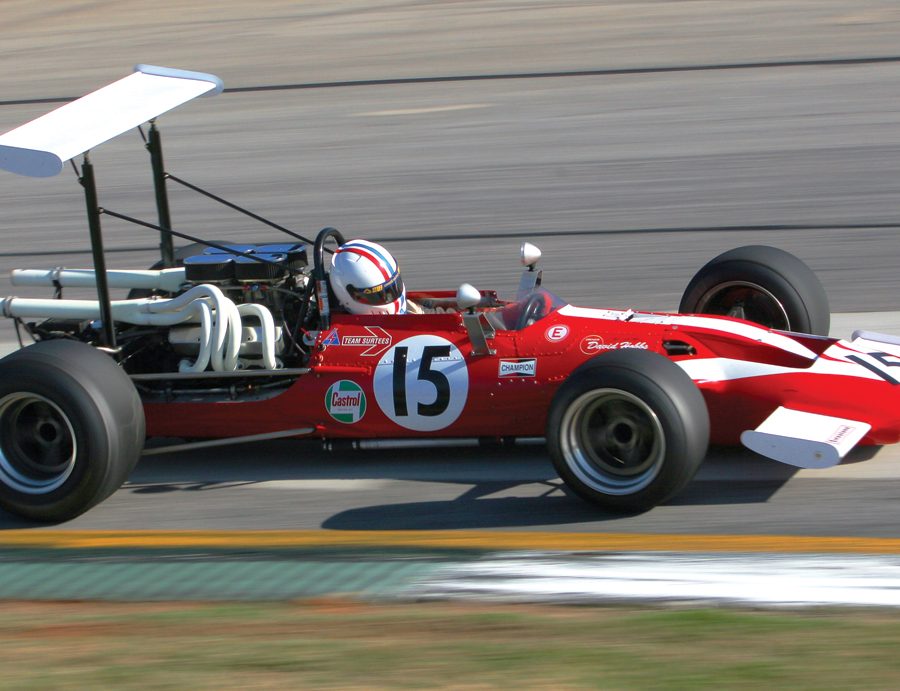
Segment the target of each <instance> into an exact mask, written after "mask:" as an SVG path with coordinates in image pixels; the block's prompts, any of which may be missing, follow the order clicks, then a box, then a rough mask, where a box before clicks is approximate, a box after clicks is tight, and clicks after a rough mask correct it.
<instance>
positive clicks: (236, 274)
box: [0, 243, 312, 373]
mask: <svg viewBox="0 0 900 691" xmlns="http://www.w3.org/2000/svg"><path fill="white" fill-rule="evenodd" d="M11 280H12V282H13V284H15V285H46V286H55V287H56V288H57V292H58V293H61V291H62V289H63V288H64V287H69V286H90V285H96V279H95V274H94V272H93V271H89V270H80V269H53V270H50V271H47V270H16V271H14V272H13V275H12V279H11ZM107 282H108V283H109V285H110V288H124V289H128V291H129V292H128V297H127V299H124V300H113V301H112V303H111V306H110V307H111V310H112V316H113V320H114V321H115V324H116V340H117V345H118V346H119V348H120V349H121V352H120V358H119V359H120V361H121V363H122V365H123V366H124V367H125V369H126V370H127V371H129V372H130V373H144V372H156V373H161V372H180V373H200V372H208V371H211V372H237V371H242V370H252V369H265V370H278V369H282V368H285V367H296V366H302V365H303V364H305V360H306V355H307V352H306V348H305V346H304V345H303V342H302V335H303V326H304V323H305V322H306V321H307V319H308V318H309V315H310V312H311V308H310V302H311V301H312V296H311V291H310V290H309V288H311V282H310V267H309V262H308V257H307V249H306V245H303V244H292V243H281V244H259V245H251V244H246V245H225V246H218V247H206V248H203V249H202V250H200V251H198V252H197V253H193V254H190V255H189V256H186V257H185V258H184V260H183V267H177V268H171V269H158V270H147V271H125V270H110V271H107ZM60 297H61V295H58V296H57V299H52V300H47V299H44V300H36V299H29V298H6V299H4V300H2V301H0V307H2V310H3V312H4V313H5V314H6V316H11V317H15V318H17V321H18V322H19V323H21V324H24V325H25V327H26V328H27V329H28V330H29V331H30V332H31V333H32V335H33V336H35V337H36V338H38V339H46V338H60V337H64V338H77V339H79V340H83V341H85V342H96V339H97V336H98V334H99V328H100V327H99V324H98V320H99V316H100V315H99V303H98V302H97V301H95V300H93V301H92V300H68V299H58V298H60ZM35 317H39V318H43V319H44V321H36V322H30V323H29V322H26V321H25V319H26V318H35Z"/></svg>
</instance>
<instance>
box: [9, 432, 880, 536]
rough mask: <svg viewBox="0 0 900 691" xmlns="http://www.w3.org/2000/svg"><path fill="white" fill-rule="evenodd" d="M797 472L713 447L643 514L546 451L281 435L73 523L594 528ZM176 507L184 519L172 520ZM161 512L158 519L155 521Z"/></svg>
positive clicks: (189, 458) (143, 485) (181, 461)
mask: <svg viewBox="0 0 900 691" xmlns="http://www.w3.org/2000/svg"><path fill="white" fill-rule="evenodd" d="M875 452H876V451H871V452H863V450H858V451H854V453H853V455H852V457H851V458H849V459H848V461H849V462H851V463H854V462H857V461H860V460H865V459H866V458H868V457H871V456H872V455H874V453H875ZM795 473H796V469H794V468H791V467H789V466H784V465H781V464H778V463H773V462H770V461H766V460H764V459H760V458H759V457H756V456H755V455H754V454H752V453H750V452H748V451H744V450H741V449H712V450H711V452H710V456H709V457H708V459H707V462H706V463H705V464H704V466H703V467H702V468H701V470H700V472H699V473H698V475H697V477H696V478H695V480H694V481H693V482H692V483H690V484H689V485H688V486H687V487H686V488H685V489H684V490H682V491H681V492H680V493H679V494H678V495H677V496H676V497H674V498H673V499H672V500H670V501H669V502H667V503H666V505H665V506H663V507H661V510H660V511H657V512H651V513H650V514H645V515H644V516H645V517H643V518H642V516H641V515H636V514H620V513H613V512H609V511H604V510H602V509H600V508H599V507H597V506H594V505H591V504H589V503H587V502H585V501H583V500H581V499H580V498H578V497H577V496H575V495H573V494H572V493H571V492H570V491H569V490H568V489H567V488H565V486H564V485H563V484H562V482H561V481H560V480H559V479H558V478H557V477H556V473H555V471H554V469H553V466H552V464H551V462H550V459H549V457H548V455H547V451H546V448H545V447H544V446H543V445H530V446H516V447H513V448H454V449H441V450H440V451H439V452H438V451H435V450H434V449H430V450H422V449H401V450H370V451H335V452H328V451H324V450H323V449H322V448H321V446H320V445H319V444H317V443H312V442H297V441H290V440H281V441H274V442H267V443H264V444H255V445H245V446H243V447H237V446H235V447H226V448H224V449H203V450H198V451H194V452H191V453H188V452H181V453H173V454H171V455H162V456H156V457H147V458H145V459H144V460H142V462H141V463H140V464H139V465H138V467H137V469H136V470H135V472H134V473H133V474H132V477H131V478H130V479H129V482H128V483H127V484H126V485H125V486H124V487H123V488H122V490H120V491H119V492H118V493H116V495H114V497H113V498H111V499H110V500H108V502H107V503H106V504H104V505H101V506H100V507H98V508H97V509H94V510H93V511H91V512H89V513H88V514H85V516H84V517H83V519H80V520H78V521H75V522H74V523H73V524H72V527H79V525H82V524H83V525H85V526H87V525H103V526H108V525H121V526H122V528H123V529H129V527H130V526H132V525H133V523H134V521H135V520H136V519H135V518H134V516H136V515H138V514H140V515H142V516H145V517H147V518H148V520H150V523H149V524H144V525H143V526H142V527H147V528H149V527H152V526H153V525H156V524H158V525H166V526H169V527H174V528H181V529H190V528H193V527H196V524H197V520H198V518H200V519H202V520H204V521H206V522H207V523H208V524H210V525H214V526H218V525H219V524H218V523H217V522H215V521H216V517H217V516H219V515H220V514H219V513H217V509H221V507H222V506H223V505H229V506H230V507H232V508H231V509H230V510H229V511H230V515H234V514H235V512H237V515H238V522H241V523H244V522H245V521H244V520H243V519H241V518H240V516H242V515H243V516H252V515H256V516H259V518H260V520H259V523H257V524H263V525H264V524H265V522H266V520H267V519H266V517H267V516H268V517H271V519H272V521H271V525H278V526H286V525H291V526H294V525H297V524H298V522H299V519H300V515H299V513H297V511H298V510H297V509H296V506H297V505H298V504H301V503H303V502H306V501H309V500H310V498H313V497H314V501H318V502H319V503H318V504H317V505H315V506H313V507H311V508H308V509H307V508H304V511H307V513H306V514H305V515H304V516H303V517H302V520H303V522H304V523H303V525H304V527H307V528H309V527H321V528H324V529H331V530H434V529H449V530H452V529H465V528H517V527H532V526H542V525H543V526H552V525H576V524H581V525H582V526H584V527H585V529H597V528H598V527H601V526H602V525H603V524H605V523H606V524H610V525H612V524H616V525H621V524H622V523H623V521H624V522H626V523H627V522H628V520H629V519H632V520H634V525H635V526H638V525H639V524H640V525H643V524H645V523H646V522H648V521H650V520H652V521H653V522H654V523H656V522H657V521H658V520H662V521H663V522H665V516H667V515H669V512H671V511H672V510H675V511H679V510H682V509H684V508H686V507H698V508H702V507H714V506H717V505H718V506H725V505H732V504H735V505H738V504H743V505H749V504H756V505H759V504H765V503H766V502H769V500H770V499H772V497H773V496H774V495H775V494H776V493H777V492H778V491H779V490H780V489H781V488H782V487H783V486H784V485H785V484H786V483H788V482H789V481H790V480H791V478H792V477H793V476H794V474H795ZM276 488H277V489H278V490H280V491H277V492H276V491H275V489H276ZM247 491H249V494H248V493H247ZM330 493H334V494H330ZM188 494H190V495H193V498H192V499H191V500H190V502H189V503H190V509H189V510H188V509H185V508H184V507H185V505H186V503H187V502H184V501H182V502H175V503H174V504H173V503H172V502H171V501H169V502H168V503H167V500H166V495H169V496H172V497H177V496H178V495H184V496H187V495H188ZM216 497H217V498H216ZM330 497H337V498H338V499H339V501H335V502H332V501H331V498H330ZM173 507H174V508H173ZM134 511H137V514H135V513H133V512H134ZM172 511H176V512H177V511H181V512H183V515H181V514H179V515H174V516H173V515H167V512H172ZM95 512H96V513H95ZM95 516H96V517H97V519H98V520H96V521H95V520H94V518H93V517H95ZM158 516H162V517H163V518H164V519H165V520H162V519H161V520H160V522H159V523H157V521H156V520H155V518H156V517H158ZM207 518H208V519H209V520H207ZM84 519H88V520H87V521H85V520H84ZM68 525H69V524H62V525H61V527H67V526H68ZM255 525H256V524H255ZM43 526H47V524H37V523H32V522H29V521H25V520H23V519H20V518H17V517H15V516H13V515H10V514H6V513H4V512H2V511H0V531H2V530H12V529H21V528H29V527H43ZM48 527H53V526H52V525H51V526H48ZM222 527H223V529H224V528H225V527H226V526H224V525H223V526H222Z"/></svg>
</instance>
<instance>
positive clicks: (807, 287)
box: [678, 245, 831, 336]
mask: <svg viewBox="0 0 900 691" xmlns="http://www.w3.org/2000/svg"><path fill="white" fill-rule="evenodd" d="M678 311H679V312H681V313H682V314H714V315H719V316H729V317H736V318H740V319H746V320H748V321H752V322H755V323H757V324H759V325H761V326H765V327H767V328H770V329H779V330H781V331H795V332H800V333H808V334H815V335H818V336H827V335H828V330H829V328H830V326H831V312H830V308H829V306H828V296H827V295H826V294H825V289H824V288H822V284H821V283H820V282H819V279H818V277H817V276H816V275H815V273H813V271H812V269H810V268H809V267H808V266H807V265H806V264H804V263H803V262H802V261H800V260H799V259H798V258H797V257H795V256H794V255H793V254H790V253H788V252H785V251H784V250H780V249H777V248H775V247H766V246H764V245H750V246H747V247H738V248H737V249H733V250H730V251H728V252H725V253H724V254H720V255H719V256H718V257H716V258H715V259H713V260H711V261H710V262H709V263H707V264H706V265H705V266H704V267H703V268H702V269H700V271H698V272H697V274H696V275H695V276H694V278H693V279H692V280H691V282H690V283H689V284H688V287H687V288H686V289H685V291H684V295H683V296H682V298H681V305H680V306H679V307H678Z"/></svg>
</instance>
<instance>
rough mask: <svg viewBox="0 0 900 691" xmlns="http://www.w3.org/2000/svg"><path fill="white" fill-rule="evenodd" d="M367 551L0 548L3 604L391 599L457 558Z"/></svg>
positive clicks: (458, 559)
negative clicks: (329, 597)
mask: <svg viewBox="0 0 900 691" xmlns="http://www.w3.org/2000/svg"><path fill="white" fill-rule="evenodd" d="M456 554H457V556H456V558H450V555H448V554H447V553H440V554H436V553H434V552H429V551H424V550H423V551H409V550H407V551H402V552H390V553H380V554H379V553H376V552H374V551H373V550H359V551H348V550H273V551H265V552H256V551H246V552H245V551H234V550H221V551H220V550H204V551H198V550H97V549H94V550H71V549H66V550H28V549H19V550H0V599H2V600H110V601H173V600H243V601H248V600H257V601H262V600H291V599H301V598H310V597H321V596H326V595H354V596H359V597H365V598H391V597H397V596H398V595H400V594H401V593H402V592H403V591H404V590H405V589H407V588H408V587H409V586H410V585H411V584H412V583H414V582H415V581H417V580H419V579H422V578H427V577H428V576H429V575H430V574H432V573H434V572H435V571H436V570H437V569H439V568H441V567H442V566H445V565H447V564H448V563H458V562H462V561H466V560H467V559H470V558H472V556H473V555H469V556H468V557H467V556H466V555H465V554H464V553H456Z"/></svg>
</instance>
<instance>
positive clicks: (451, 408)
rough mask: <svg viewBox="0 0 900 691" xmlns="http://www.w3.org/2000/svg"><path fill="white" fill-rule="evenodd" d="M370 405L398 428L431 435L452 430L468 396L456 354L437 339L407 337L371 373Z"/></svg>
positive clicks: (465, 375)
mask: <svg viewBox="0 0 900 691" xmlns="http://www.w3.org/2000/svg"><path fill="white" fill-rule="evenodd" d="M373 386H374V389H375V401H376V402H377V403H378V407H379V408H381V410H382V412H384V414H385V415H386V416H387V417H389V418H390V419H391V420H393V421H394V422H396V423H397V424H398V425H400V426H401V427H406V428H407V429H412V430H416V431H419V432H432V431H434V430H439V429H443V428H445V427H447V426H449V425H451V424H452V423H453V422H454V421H455V420H456V418H458V417H459V415H460V413H462V411H463V408H464V407H465V405H466V398H467V397H468V395H469V371H468V369H467V368H466V361H465V358H464V357H463V355H462V353H460V352H459V349H458V348H457V347H456V346H455V345H453V344H452V343H451V342H450V341H448V340H447V339H445V338H441V337H440V336H432V335H422V336H412V337H410V338H406V339H404V340H402V341H400V342H399V343H398V344H396V345H395V346H393V347H391V348H390V349H389V350H388V351H387V352H386V353H385V354H384V355H382V356H381V360H379V361H378V365H377V366H376V368H375V378H374V381H373Z"/></svg>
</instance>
